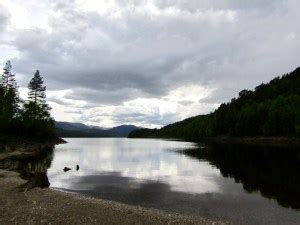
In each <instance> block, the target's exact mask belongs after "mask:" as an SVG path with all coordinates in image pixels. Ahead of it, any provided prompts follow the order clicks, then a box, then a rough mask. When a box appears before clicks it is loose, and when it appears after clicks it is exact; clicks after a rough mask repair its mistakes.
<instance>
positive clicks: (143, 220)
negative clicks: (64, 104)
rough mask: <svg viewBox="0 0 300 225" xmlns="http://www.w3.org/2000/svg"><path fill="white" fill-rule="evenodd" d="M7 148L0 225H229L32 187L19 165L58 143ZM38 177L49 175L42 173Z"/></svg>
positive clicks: (1, 156)
mask: <svg viewBox="0 0 300 225" xmlns="http://www.w3.org/2000/svg"><path fill="white" fill-rule="evenodd" d="M60 140H62V139H60ZM10 143H11V142H10ZM63 143H65V141H63ZM5 144H6V145H5ZM5 144H4V145H2V146H6V148H5V149H4V151H1V152H0V215H1V217H0V224H2V223H3V224H8V223H14V224H49V223H51V224H99V223H101V224H118V225H119V224H200V225H206V224H207V225H212V224H214V225H218V224H220V225H223V224H229V223H228V222H223V221H212V220H210V219H206V218H202V217H195V216H188V215H181V214H175V213H174V214H173V213H167V212H164V211H160V210H156V209H150V208H143V207H139V206H133V205H127V204H123V203H118V202H113V201H108V200H103V199H98V198H92V197H87V196H84V195H80V194H78V193H70V192H64V191H59V190H55V189H51V188H40V187H47V186H43V185H42V186H30V184H31V183H30V180H28V179H27V178H26V179H23V178H22V177H21V173H20V167H22V164H20V162H19V161H20V160H26V159H28V158H31V157H36V156H39V155H41V154H44V153H47V152H43V151H42V149H43V148H44V147H49V146H51V145H52V147H53V146H54V145H55V144H58V142H56V143H50V142H48V143H37V142H26V143H21V144H20V142H17V143H14V145H13V146H12V145H9V144H8V143H5ZM0 147H1V146H0ZM38 174H39V177H41V175H42V177H43V176H44V175H46V174H45V171H44V170H43V169H42V171H39V173H38ZM28 184H29V185H28ZM22 187H23V188H22ZM24 187H26V188H25V189H24ZM27 187H30V188H27Z"/></svg>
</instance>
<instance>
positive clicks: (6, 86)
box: [0, 61, 20, 124]
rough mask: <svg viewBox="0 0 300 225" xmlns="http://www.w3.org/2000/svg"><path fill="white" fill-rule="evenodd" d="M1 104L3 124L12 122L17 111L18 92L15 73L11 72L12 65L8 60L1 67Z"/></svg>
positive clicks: (0, 116) (0, 112)
mask: <svg viewBox="0 0 300 225" xmlns="http://www.w3.org/2000/svg"><path fill="white" fill-rule="evenodd" d="M0 88H1V90H0V92H1V98H2V99H1V104H0V107H1V108H0V118H1V120H2V121H1V122H2V123H4V124H9V123H11V122H12V120H13V118H15V117H16V116H17V113H18V111H19V102H20V99H19V94H18V90H17V83H16V79H15V74H13V73H12V65H11V62H10V61H7V62H6V65H5V67H4V68H3V74H2V77H1V83H0Z"/></svg>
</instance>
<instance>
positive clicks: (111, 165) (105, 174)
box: [47, 138, 300, 224]
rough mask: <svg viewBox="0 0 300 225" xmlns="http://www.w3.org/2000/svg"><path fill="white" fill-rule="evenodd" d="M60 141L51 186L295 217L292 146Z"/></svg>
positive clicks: (180, 208) (297, 188)
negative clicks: (63, 142)
mask: <svg viewBox="0 0 300 225" xmlns="http://www.w3.org/2000/svg"><path fill="white" fill-rule="evenodd" d="M67 141H68V143H67V144H63V145H58V146H56V149H55V151H54V156H53V160H52V163H51V166H50V168H49V169H48V171H47V174H48V178H49V181H50V184H51V187H52V188H55V189H60V190H65V191H72V192H78V193H81V194H85V195H88V196H93V197H99V198H103V199H108V200H113V201H118V202H123V203H128V204H134V205H140V206H145V207H151V208H156V209H162V210H165V211H171V212H177V213H184V214H192V215H198V216H205V217H209V218H213V219H223V220H229V221H233V222H235V223H240V224H300V211H299V208H300V184H299V182H300V181H299V179H300V174H299V172H300V153H299V151H297V150H295V149H274V148H272V149H270V148H257V147H245V146H228V145H226V146H224V145H210V146H205V145H202V144H196V143H190V142H179V141H170V140H157V139H126V138H124V139H122V138H119V139H112V138H101V139H100V138H99V139H98V138H87V139H84V138H74V139H67ZM76 165H79V170H76ZM64 167H70V168H71V170H70V171H68V172H64V171H63V168H64Z"/></svg>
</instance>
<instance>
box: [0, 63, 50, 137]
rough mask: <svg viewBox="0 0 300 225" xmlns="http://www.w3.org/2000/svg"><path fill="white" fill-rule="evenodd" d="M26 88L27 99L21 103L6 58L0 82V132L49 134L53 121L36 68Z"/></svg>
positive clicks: (44, 89)
mask: <svg viewBox="0 0 300 225" xmlns="http://www.w3.org/2000/svg"><path fill="white" fill-rule="evenodd" d="M28 88H29V93H28V101H26V102H23V101H21V100H20V98H19V95H18V87H17V84H16V79H15V74H13V73H12V65H11V62H10V61H7V63H6V65H5V67H4V68H3V74H2V77H1V85H0V133H2V134H5V135H26V136H29V137H36V138H40V139H41V138H49V137H53V136H54V120H53V119H52V118H51V116H50V107H49V106H48V104H47V103H46V94H45V92H46V86H44V82H43V79H42V77H41V76H40V73H39V71H38V70H37V71H36V72H35V74H34V77H33V78H32V80H31V81H30V83H29V85H28ZM23 103H24V104H23Z"/></svg>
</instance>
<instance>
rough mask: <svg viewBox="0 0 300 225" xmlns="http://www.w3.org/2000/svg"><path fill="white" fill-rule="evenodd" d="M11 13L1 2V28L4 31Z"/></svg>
mask: <svg viewBox="0 0 300 225" xmlns="http://www.w3.org/2000/svg"><path fill="white" fill-rule="evenodd" d="M9 18H10V14H9V13H8V11H7V9H6V8H5V7H3V6H2V5H1V4H0V29H1V31H3V30H4V29H5V28H6V26H7V25H8V23H9Z"/></svg>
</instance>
